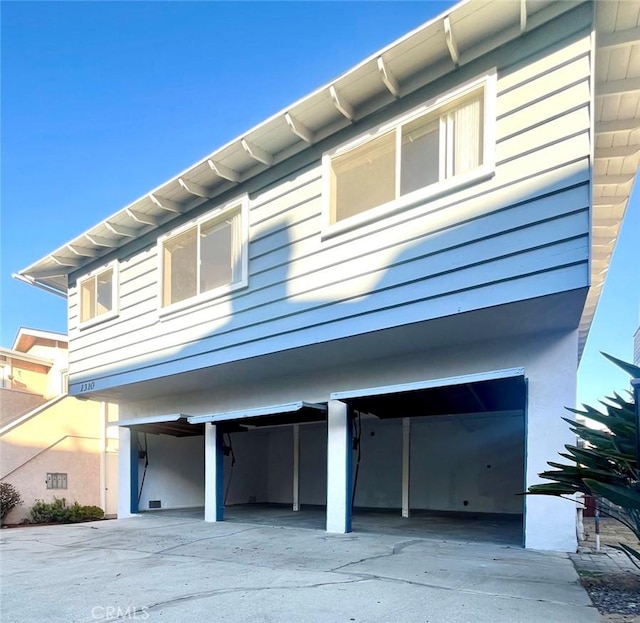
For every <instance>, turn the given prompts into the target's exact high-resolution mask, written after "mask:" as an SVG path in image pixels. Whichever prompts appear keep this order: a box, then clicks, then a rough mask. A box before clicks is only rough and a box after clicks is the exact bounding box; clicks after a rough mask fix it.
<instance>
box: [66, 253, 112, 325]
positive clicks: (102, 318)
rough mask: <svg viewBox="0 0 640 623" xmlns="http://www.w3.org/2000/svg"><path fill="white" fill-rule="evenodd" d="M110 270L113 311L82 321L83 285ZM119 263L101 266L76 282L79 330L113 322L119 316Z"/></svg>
mask: <svg viewBox="0 0 640 623" xmlns="http://www.w3.org/2000/svg"><path fill="white" fill-rule="evenodd" d="M108 270H111V271H112V277H111V300H112V303H113V304H112V307H111V310H110V311H108V312H106V313H104V314H100V315H98V316H93V318H89V319H88V320H82V285H83V284H84V283H86V282H87V281H90V280H91V279H97V278H98V277H99V276H100V275H101V274H102V273H105V272H107V271H108ZM119 282H120V279H119V263H118V261H117V260H113V261H112V262H109V263H108V264H104V265H102V266H100V268H96V269H95V270H92V271H91V272H90V273H89V274H87V275H85V276H84V277H82V278H80V279H78V281H77V282H76V295H77V297H78V328H80V329H86V328H88V327H93V326H94V325H97V324H101V323H103V322H107V321H108V320H112V319H113V318H116V317H117V316H118V314H119V311H120V310H119V303H120V297H119V293H120V287H119V285H120V284H119Z"/></svg>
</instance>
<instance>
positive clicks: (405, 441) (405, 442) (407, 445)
mask: <svg viewBox="0 0 640 623" xmlns="http://www.w3.org/2000/svg"><path fill="white" fill-rule="evenodd" d="M410 470H411V420H410V419H409V418H408V417H405V418H402V516H403V517H407V518H408V517H409V478H410V475H411V471H410Z"/></svg>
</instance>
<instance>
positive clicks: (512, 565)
mask: <svg viewBox="0 0 640 623" xmlns="http://www.w3.org/2000/svg"><path fill="white" fill-rule="evenodd" d="M0 556H1V560H2V566H1V572H2V573H1V575H2V600H1V612H0V619H1V620H2V621H3V623H13V622H16V623H17V622H20V623H30V622H33V623H36V622H37V623H41V622H42V621H48V622H52V623H54V622H58V621H59V622H64V623H71V622H76V621H85V622H90V621H115V620H123V621H130V620H148V621H150V622H152V623H153V622H154V621H164V622H168V623H181V622H189V623H194V622H197V621H206V622H207V623H209V622H218V621H242V622H245V621H247V622H253V621H255V622H257V621H261V622H262V621H264V622H280V621H282V622H285V621H286V622H287V623H290V622H292V621H296V622H297V621H302V622H306V621H321V622H323V623H324V622H332V621H336V622H338V621H380V622H383V621H384V622H387V621H393V622H394V623H398V622H401V621H421V622H425V623H439V622H447V623H449V622H450V623H462V622H472V621H473V622H474V623H477V622H478V621H486V622H491V623H502V622H504V623H527V622H532V623H534V622H535V623H538V622H539V621H545V623H552V622H554V621H557V622H559V623H560V622H562V623H572V622H574V621H575V622H576V623H577V622H580V623H590V622H595V621H600V620H601V619H600V616H599V615H598V613H597V611H596V610H595V608H593V607H592V606H591V603H590V601H589V598H588V596H587V594H586V593H585V591H584V590H583V589H582V588H581V586H580V585H579V584H578V579H577V575H576V572H575V570H574V568H573V565H572V564H571V561H570V560H569V558H568V557H567V556H565V555H560V554H550V553H542V552H532V551H525V550H523V549H519V548H512V547H506V546H501V545H490V544H485V543H460V542H453V541H441V540H440V541H439V540H435V539H427V538H418V537H415V536H412V537H409V538H407V537H400V536H397V535H388V534H387V535H381V534H371V533H361V534H350V535H328V534H326V533H324V532H321V531H316V530H307V529H303V528H274V527H269V526H260V525H250V524H241V523H237V522H228V523H220V524H205V523H204V522H202V521H200V520H198V519H194V518H191V517H188V516H187V517H180V516H170V515H145V516H139V517H135V518H132V519H126V520H114V521H104V522H96V523H90V524H81V525H75V526H49V527H27V528H15V529H4V530H2V531H0Z"/></svg>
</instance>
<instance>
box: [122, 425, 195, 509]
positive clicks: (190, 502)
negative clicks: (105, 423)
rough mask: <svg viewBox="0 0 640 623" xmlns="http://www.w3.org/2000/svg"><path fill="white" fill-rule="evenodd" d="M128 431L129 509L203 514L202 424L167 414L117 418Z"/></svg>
mask: <svg viewBox="0 0 640 623" xmlns="http://www.w3.org/2000/svg"><path fill="white" fill-rule="evenodd" d="M118 425H119V426H125V427H128V428H129V430H130V431H131V511H132V512H144V511H177V510H179V511H190V512H192V513H193V514H195V515H196V516H202V515H203V507H204V442H203V439H204V426H203V425H202V424H196V425H193V424H189V423H188V422H187V416H185V415H182V414H170V415H161V416H152V417H147V418H138V419H132V420H126V421H120V422H118Z"/></svg>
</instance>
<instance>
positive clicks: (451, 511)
mask: <svg viewBox="0 0 640 623" xmlns="http://www.w3.org/2000/svg"><path fill="white" fill-rule="evenodd" d="M358 394H359V395H358ZM339 399H340V400H342V401H343V402H345V403H347V404H348V406H349V412H350V420H351V424H352V431H351V432H352V457H351V459H352V483H353V488H352V505H353V524H352V525H353V530H354V531H359V532H372V533H376V532H377V533H392V534H410V535H415V536H423V537H433V538H441V539H450V540H456V541H488V542H494V543H500V544H504V545H512V546H521V545H522V544H523V508H524V497H523V496H521V495H519V494H520V493H521V492H522V491H523V490H524V488H525V485H524V482H525V477H524V462H525V407H526V384H525V380H524V377H523V376H511V377H507V378H495V379H488V380H476V381H473V382H468V383H457V384H452V385H447V386H438V387H418V388H415V389H412V388H411V386H397V387H390V388H379V389H375V390H365V391H363V392H349V394H348V395H344V396H342V398H339ZM300 404H301V405H303V406H302V408H300V409H298V410H296V411H283V412H278V410H277V409H264V410H257V415H256V413H253V414H249V415H247V416H246V417H242V416H241V414H240V413H239V412H236V413H232V414H218V415H217V416H213V417H214V419H215V423H216V425H217V426H220V427H221V430H222V439H223V448H224V474H223V483H224V505H225V511H224V519H225V520H227V521H234V522H242V523H253V524H257V525H277V526H297V527H308V528H311V529H319V530H324V529H325V526H326V499H327V423H326V419H327V414H326V406H325V405H317V404H315V405H312V406H308V405H309V403H300ZM254 411H255V410H254ZM189 419H190V420H191V421H193V419H194V418H189ZM204 426H205V424H203V423H196V424H193V423H189V422H188V421H187V420H186V418H185V417H180V418H179V419H176V420H175V421H172V422H164V423H151V424H145V425H142V426H136V427H133V428H135V429H137V432H138V433H139V434H138V439H139V451H140V452H139V459H138V460H139V474H138V482H139V509H140V511H144V510H150V509H158V508H160V509H165V510H164V512H180V513H192V514H194V516H199V517H202V516H203V511H202V507H203V505H204V450H203V428H204ZM145 466H146V467H145ZM179 509H182V510H179Z"/></svg>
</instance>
